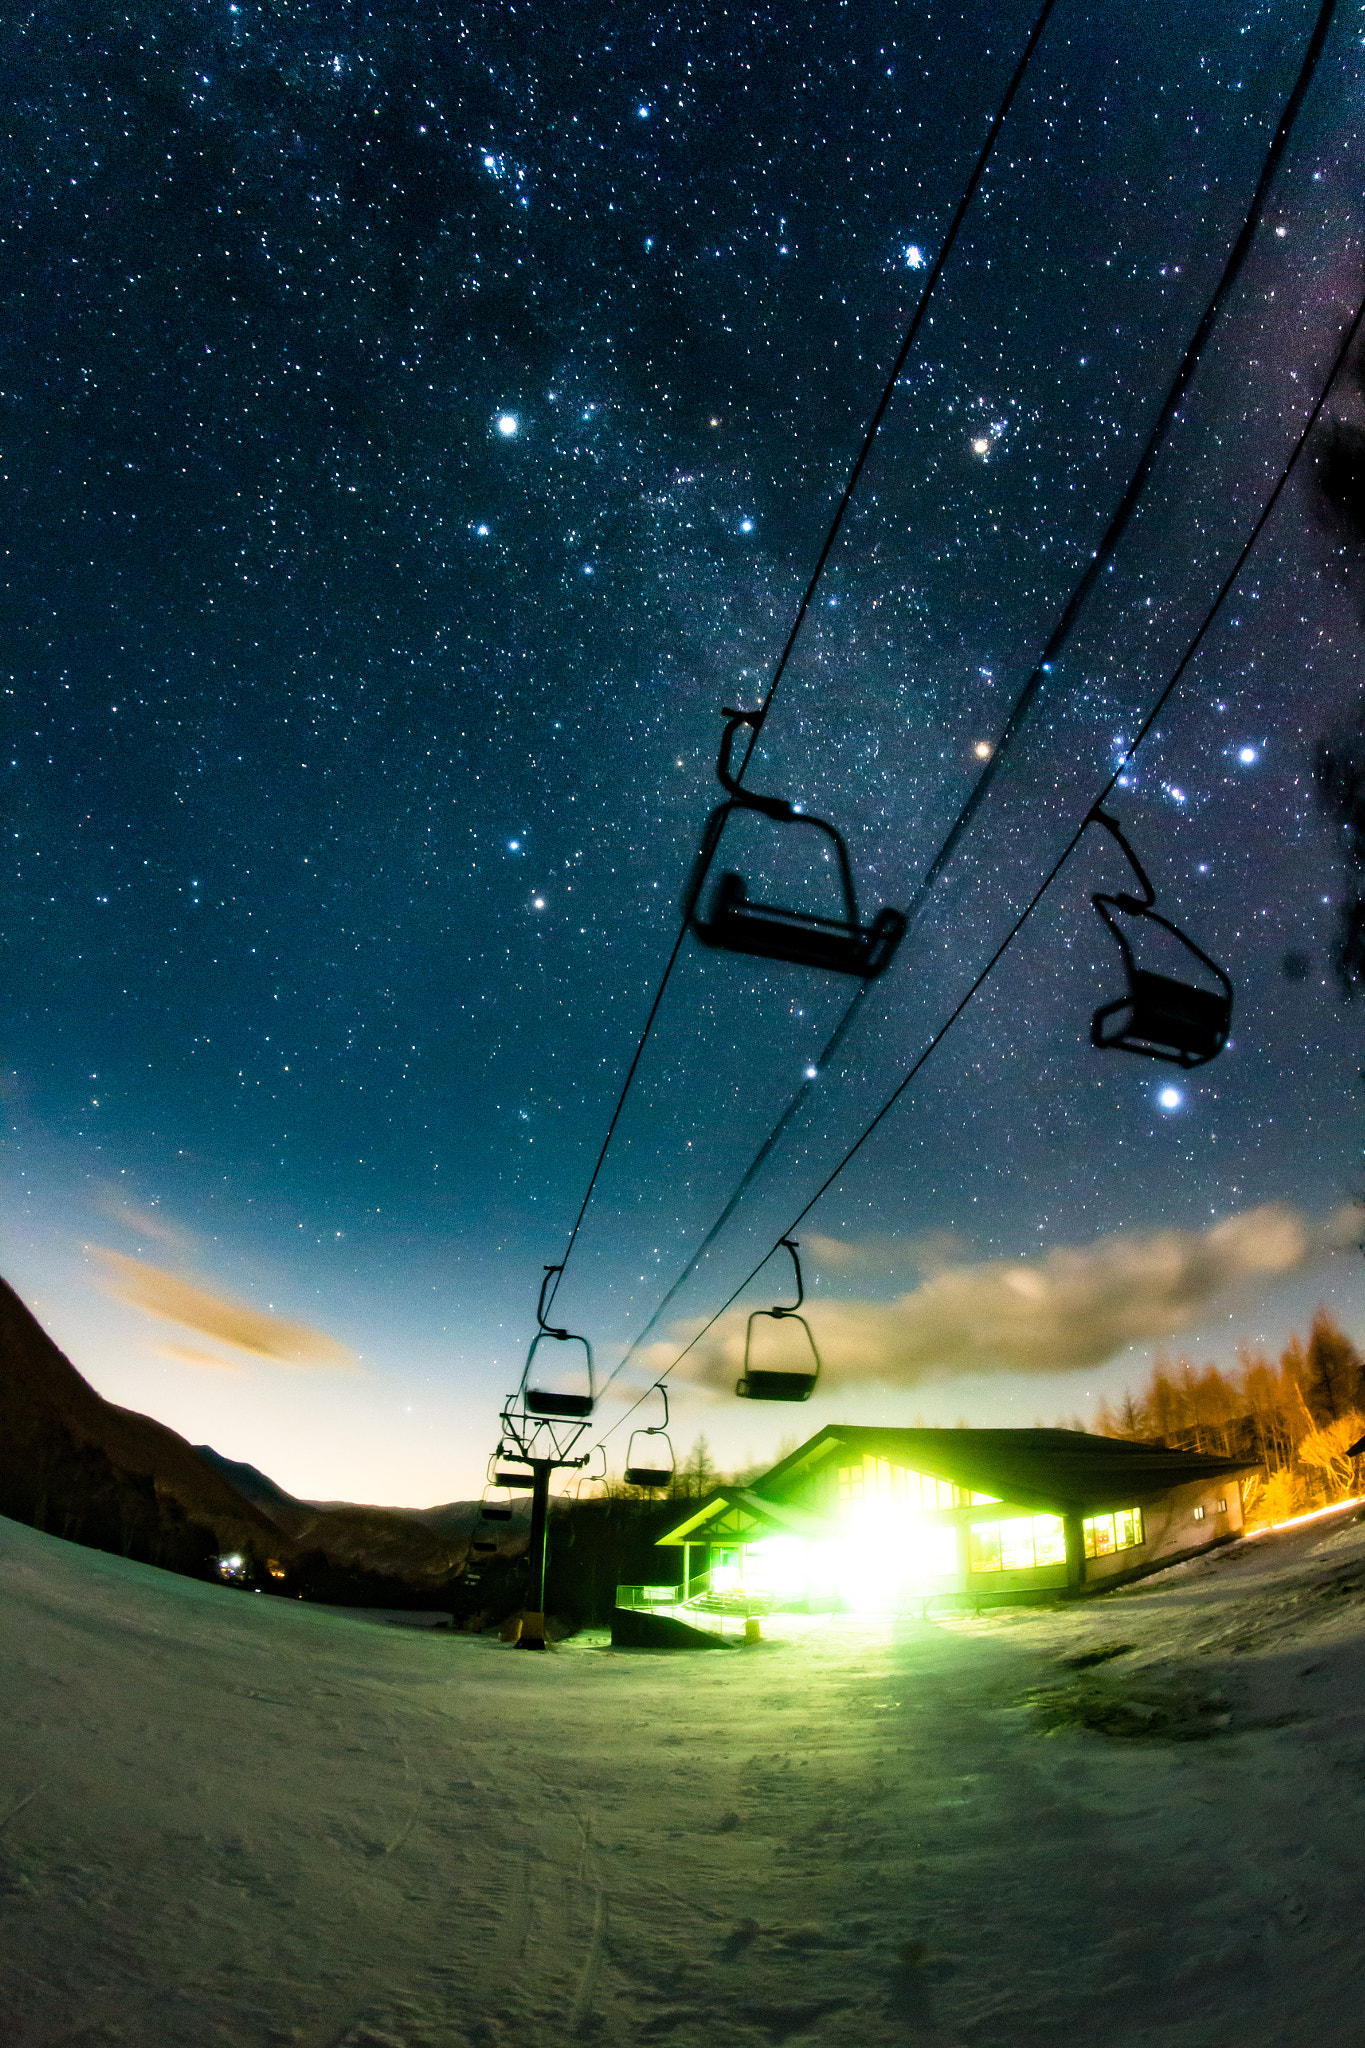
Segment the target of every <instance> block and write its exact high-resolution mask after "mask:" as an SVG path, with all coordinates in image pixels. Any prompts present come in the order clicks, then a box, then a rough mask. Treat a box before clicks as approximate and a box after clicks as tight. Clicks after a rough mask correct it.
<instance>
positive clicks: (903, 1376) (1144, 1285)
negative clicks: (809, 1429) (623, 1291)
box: [651, 1203, 1359, 1388]
mask: <svg viewBox="0 0 1365 2048" xmlns="http://www.w3.org/2000/svg"><path fill="white" fill-rule="evenodd" d="M1358 1228H1359V1222H1358V1218H1356V1217H1355V1216H1354V1212H1352V1211H1349V1210H1343V1211H1342V1212H1340V1214H1338V1215H1336V1216H1333V1217H1331V1218H1329V1219H1328V1220H1327V1221H1326V1222H1325V1223H1320V1224H1317V1225H1314V1224H1311V1223H1309V1222H1308V1221H1307V1220H1306V1219H1305V1218H1303V1217H1302V1216H1300V1215H1298V1214H1297V1213H1296V1211H1294V1210H1293V1209H1290V1208H1287V1207H1285V1206H1283V1205H1282V1204H1279V1203H1267V1204H1266V1205H1265V1206H1264V1207H1262V1208H1259V1209H1250V1210H1248V1211H1246V1213H1245V1214H1243V1215H1241V1216H1231V1217H1228V1218H1227V1219H1226V1221H1224V1222H1222V1223H1215V1224H1214V1225H1213V1226H1212V1227H1211V1228H1210V1229H1208V1230H1204V1231H1191V1230H1158V1231H1151V1232H1145V1233H1139V1232H1136V1231H1133V1232H1129V1231H1121V1232H1119V1233H1117V1234H1116V1235H1115V1236H1113V1237H1105V1238H1100V1239H1099V1240H1098V1241H1097V1242H1096V1243H1094V1244H1092V1245H1088V1246H1083V1247H1075V1246H1065V1245H1064V1246H1059V1247H1058V1248H1057V1249H1056V1250H1055V1251H1052V1252H1049V1253H1048V1254H1047V1255H1046V1256H1045V1257H1043V1258H1039V1259H1017V1260H1004V1259H1001V1260H993V1261H990V1262H987V1263H983V1264H976V1265H957V1266H949V1267H946V1268H944V1269H942V1270H940V1271H938V1272H935V1273H932V1274H931V1275H930V1277H929V1278H928V1279H926V1280H925V1281H924V1283H923V1285H922V1286H920V1287H917V1288H915V1289H914V1290H913V1291H912V1292H911V1293H909V1294H902V1295H901V1296H900V1297H899V1298H898V1299H897V1300H895V1301H891V1302H873V1301H828V1300H826V1301H820V1302H811V1301H810V1300H807V1303H806V1312H807V1315H808V1319H809V1321H810V1325H811V1328H812V1329H813V1331H814V1332H815V1337H816V1341H817V1343H818V1345H819V1347H820V1356H821V1361H822V1365H823V1372H822V1376H821V1377H822V1385H827V1386H829V1387H830V1388H835V1387H841V1386H855V1385H858V1384H865V1383H870V1382H876V1383H879V1384H881V1385H883V1386H889V1387H912V1386H916V1385H918V1384H920V1383H921V1382H923V1381H926V1380H939V1379H948V1378H953V1377H956V1376H958V1375H962V1374H967V1373H999V1372H1030V1373H1054V1372H1055V1373H1064V1372H1074V1371H1076V1370H1077V1369H1079V1368H1080V1367H1083V1366H1096V1365H1102V1364H1103V1363H1104V1362H1105V1361H1106V1360H1107V1359H1110V1358H1113V1357H1114V1356H1116V1354H1117V1353H1119V1352H1121V1351H1123V1350H1126V1349H1127V1347H1128V1346H1129V1345H1130V1344H1142V1343H1150V1342H1152V1341H1158V1342H1159V1341H1161V1340H1163V1339H1167V1338H1171V1337H1175V1336H1177V1335H1179V1333H1180V1332H1181V1331H1182V1330H1186V1329H1188V1328H1190V1327H1191V1326H1192V1325H1193V1324H1195V1323H1198V1322H1199V1321H1201V1320H1202V1319H1203V1318H1204V1317H1205V1316H1206V1315H1207V1313H1208V1312H1209V1310H1210V1309H1211V1308H1212V1307H1213V1306H1214V1305H1215V1303H1220V1304H1223V1305H1226V1303H1227V1302H1228V1301H1229V1300H1234V1299H1236V1298H1237V1297H1238V1296H1239V1295H1242V1294H1245V1293H1248V1292H1249V1291H1250V1290H1252V1289H1254V1288H1255V1287H1256V1286H1257V1285H1258V1284H1260V1285H1263V1284H1264V1283H1266V1282H1268V1281H1276V1280H1282V1279H1284V1278H1286V1277H1287V1276H1288V1275H1289V1274H1291V1273H1296V1272H1300V1271H1302V1270H1303V1269H1304V1268H1306V1267H1308V1266H1310V1265H1314V1264H1316V1263H1317V1262H1318V1261H1319V1260H1321V1259H1322V1258H1324V1257H1326V1256H1327V1255H1328V1253H1330V1252H1331V1251H1334V1250H1336V1249H1338V1248H1339V1247H1340V1246H1342V1245H1343V1244H1345V1243H1348V1242H1349V1241H1350V1232H1351V1231H1353V1230H1357V1231H1358ZM747 1322H748V1315H747V1312H746V1311H743V1310H735V1311H732V1312H731V1313H730V1314H729V1315H727V1316H726V1317H724V1318H723V1319H722V1321H721V1322H719V1323H717V1324H716V1326H715V1328H714V1329H713V1330H711V1331H710V1332H708V1334H707V1335H706V1336H705V1337H704V1338H703V1339H702V1341H701V1342H700V1343H699V1344H698V1346H697V1348H696V1350H695V1351H693V1352H691V1353H690V1354H689V1356H688V1357H687V1358H686V1359H685V1360H684V1361H683V1364H682V1366H681V1367H680V1368H679V1371H680V1373H681V1374H683V1375H684V1376H686V1377H687V1378H689V1379H692V1380H694V1381H697V1382H700V1383H701V1384H702V1385H711V1386H714V1387H722V1386H729V1385H731V1384H733V1382H734V1380H735V1378H736V1377H737V1376H738V1374H739V1372H740V1370H741V1369H742V1365H743V1359H744V1333H745V1326H746V1324H747ZM694 1327H695V1326H694ZM763 1328H764V1326H762V1325H759V1326H758V1329H763ZM758 1329H756V1331H755V1336H757V1335H758ZM774 1333H777V1338H776V1341H778V1342H781V1341H782V1338H781V1334H780V1326H779V1325H773V1326H772V1328H771V1330H764V1334H765V1336H767V1337H769V1338H770V1339H771V1338H772V1337H773V1334H774ZM690 1334H691V1332H690V1331H686V1332H684V1335H690ZM658 1348H659V1351H660V1356H659V1358H658V1360H657V1364H658V1366H660V1367H661V1366H662V1365H664V1364H665V1363H666V1362H667V1355H671V1354H667V1355H665V1353H664V1347H658ZM651 1362H653V1361H651ZM758 1362H759V1361H758V1360H757V1358H756V1359H755V1363H758ZM770 1362H771V1363H772V1364H773V1365H776V1364H777V1363H778V1361H777V1359H776V1358H775V1357H774V1358H773V1359H772V1360H771V1361H770Z"/></svg>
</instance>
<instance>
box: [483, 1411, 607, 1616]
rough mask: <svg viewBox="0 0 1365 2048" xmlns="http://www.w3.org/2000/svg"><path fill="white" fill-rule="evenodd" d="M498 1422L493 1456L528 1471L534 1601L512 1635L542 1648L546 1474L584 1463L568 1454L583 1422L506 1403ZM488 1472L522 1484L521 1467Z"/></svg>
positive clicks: (530, 1581) (530, 1589)
mask: <svg viewBox="0 0 1365 2048" xmlns="http://www.w3.org/2000/svg"><path fill="white" fill-rule="evenodd" d="M502 1425H503V1440H502V1442H501V1443H500V1444H499V1446H498V1449H497V1452H496V1453H495V1459H496V1460H498V1461H502V1460H507V1461H509V1462H510V1463H511V1464H513V1465H521V1466H523V1467H529V1468H530V1473H531V1539H530V1542H529V1544H528V1546H527V1551H526V1567H527V1595H528V1601H534V1603H535V1604H534V1606H531V1605H529V1604H528V1605H527V1606H526V1607H525V1608H524V1609H523V1610H522V1616H521V1633H520V1635H519V1636H518V1638H517V1641H518V1644H519V1646H520V1647H521V1648H522V1649H523V1650H543V1649H544V1648H545V1573H546V1567H547V1565H548V1562H549V1548H550V1543H549V1538H550V1474H551V1473H552V1472H559V1471H563V1470H565V1469H566V1468H568V1469H572V1470H581V1468H582V1467H583V1466H584V1465H586V1464H587V1462H588V1460H587V1457H586V1456H583V1457H578V1458H575V1457H574V1456H573V1455H572V1453H573V1448H574V1445H575V1444H576V1443H577V1441H578V1439H579V1437H581V1436H582V1434H583V1430H584V1428H585V1426H586V1425H585V1424H584V1423H581V1422H575V1423H573V1424H572V1425H571V1426H566V1425H564V1424H562V1423H561V1424H556V1423H554V1422H547V1421H546V1420H544V1419H543V1418H531V1417H527V1416H525V1415H519V1414H516V1413H514V1412H513V1411H511V1409H510V1408H509V1409H507V1410H505V1411H504V1413H503V1418H502ZM493 1477H494V1479H495V1481H496V1482H497V1483H498V1484H499V1485H502V1486H521V1487H524V1486H525V1484H526V1479H525V1475H524V1473H523V1472H516V1471H496V1472H495V1473H494V1475H493Z"/></svg>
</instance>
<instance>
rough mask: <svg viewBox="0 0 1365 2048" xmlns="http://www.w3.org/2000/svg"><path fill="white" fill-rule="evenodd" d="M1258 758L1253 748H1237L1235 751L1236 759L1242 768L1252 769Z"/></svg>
mask: <svg viewBox="0 0 1365 2048" xmlns="http://www.w3.org/2000/svg"><path fill="white" fill-rule="evenodd" d="M1259 758H1260V757H1259V755H1258V754H1257V752H1256V749H1255V747H1239V748H1238V749H1237V759H1238V760H1239V761H1240V762H1241V764H1242V766H1243V767H1244V768H1251V767H1253V766H1254V765H1255V763H1256V761H1257V760H1258V759H1259Z"/></svg>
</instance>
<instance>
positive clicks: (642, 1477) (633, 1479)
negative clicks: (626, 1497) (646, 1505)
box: [626, 1465, 673, 1487]
mask: <svg viewBox="0 0 1365 2048" xmlns="http://www.w3.org/2000/svg"><path fill="white" fill-rule="evenodd" d="M672 1477H673V1468H672V1466H671V1465H670V1466H668V1467H667V1468H666V1469H664V1470H660V1468H659V1467H658V1466H656V1465H627V1467H626V1485H627V1486H647V1487H655V1486H667V1485H668V1483H669V1481H670V1480H671V1479H672Z"/></svg>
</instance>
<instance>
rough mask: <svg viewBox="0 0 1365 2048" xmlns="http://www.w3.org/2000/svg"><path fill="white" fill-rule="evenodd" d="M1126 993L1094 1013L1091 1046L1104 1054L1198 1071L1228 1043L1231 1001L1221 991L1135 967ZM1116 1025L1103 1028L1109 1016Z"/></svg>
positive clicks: (1129, 978) (1130, 975)
mask: <svg viewBox="0 0 1365 2048" xmlns="http://www.w3.org/2000/svg"><path fill="white" fill-rule="evenodd" d="M1128 980H1129V993H1128V994H1127V995H1126V996H1122V997H1120V998H1119V1000H1118V1001H1117V1002H1113V1003H1105V1004H1103V1005H1102V1007H1101V1008H1100V1009H1098V1010H1096V1012H1095V1015H1094V1018H1093V1020H1092V1023H1091V1027H1090V1037H1091V1042H1092V1043H1093V1044H1094V1045H1096V1046H1098V1047H1099V1048H1100V1050H1101V1051H1102V1052H1114V1051H1117V1052H1135V1053H1143V1054H1145V1055H1146V1056H1147V1057H1148V1058H1149V1059H1155V1060H1167V1061H1169V1062H1170V1063H1171V1064H1172V1065H1173V1066H1178V1067H1187V1068H1188V1067H1202V1066H1204V1065H1205V1064H1206V1063H1207V1062H1208V1061H1209V1060H1212V1059H1216V1058H1217V1056H1218V1054H1219V1053H1220V1052H1221V1051H1222V1050H1223V1047H1224V1046H1225V1045H1226V1044H1227V1042H1228V1031H1229V1029H1230V1028H1231V1024H1232V998H1231V997H1230V996H1228V995H1226V994H1225V993H1224V992H1223V991H1222V990H1221V989H1218V990H1215V989H1205V988H1194V987H1192V986H1191V985H1190V984H1189V983H1188V982H1184V981H1176V980H1174V979H1173V978H1172V977H1171V976H1169V975H1165V974H1153V973H1151V972H1150V971H1149V970H1148V969H1147V968H1145V967H1134V968H1133V969H1132V970H1131V971H1130V974H1129V977H1128ZM1111 1017H1112V1018H1114V1019H1116V1020H1119V1021H1118V1022H1117V1024H1116V1027H1115V1028H1113V1029H1110V1030H1107V1031H1106V1029H1105V1026H1106V1023H1107V1022H1108V1020H1109V1019H1110V1018H1111Z"/></svg>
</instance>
